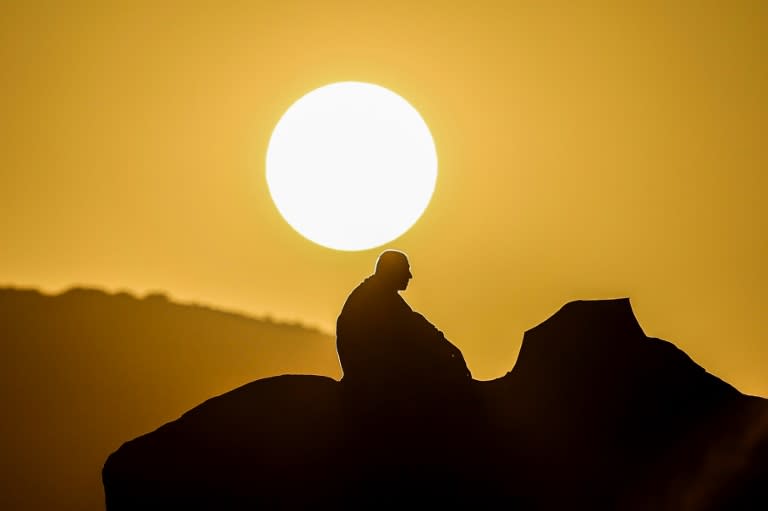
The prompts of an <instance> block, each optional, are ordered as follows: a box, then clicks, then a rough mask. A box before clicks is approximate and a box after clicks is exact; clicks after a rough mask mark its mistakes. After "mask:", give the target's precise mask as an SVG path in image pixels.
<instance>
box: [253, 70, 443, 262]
mask: <svg viewBox="0 0 768 511" xmlns="http://www.w3.org/2000/svg"><path fill="white" fill-rule="evenodd" d="M266 169H267V185H268V186H269V191H270V194H271V195H272V200H273V201H274V203H275V205H276V206H277V209H278V211H279V212H280V214H281V215H282V216H283V218H284V219H285V220H286V221H287V222H288V224H290V225H291V227H293V228H294V229H295V230H296V231H297V232H298V233H299V234H301V235H302V236H304V237H305V238H307V239H309V240H311V241H313V242H315V243H317V244H319V245H322V246H325V247H328V248H332V249H337V250H349V251H352V250H366V249H370V248H374V247H378V246H380V245H383V244H385V243H388V242H390V241H392V240H394V239H395V238H398V237H399V236H401V235H402V234H403V233H405V232H406V231H407V230H408V229H410V228H411V227H412V226H413V224H414V223H416V221H417V220H418V219H419V217H421V215H422V213H424V210H425V209H426V207H427V205H428V204H429V201H430V199H431V198H432V194H433V192H434V189H435V183H436V181H437V152H436V150H435V143H434V140H433V139H432V134H431V133H430V131H429V128H428V127H427V124H426V122H424V119H422V117H421V115H419V112H417V111H416V109H415V108H414V107H413V106H412V105H411V104H410V103H408V101H406V100H405V99H403V98H402V97H400V96H399V95H397V94H395V93H394V92H392V91H391V90H389V89H386V88H384V87H381V86H379V85H374V84H371V83H363V82H338V83H333V84H330V85H326V86H324V87H320V88H318V89H315V90H313V91H311V92H309V93H308V94H306V95H305V96H303V97H301V98H300V99H299V100H298V101H296V102H295V103H294V104H293V105H291V107H290V108H288V110H287V111H286V112H285V114H283V116H282V118H281V119H280V121H279V122H278V123H277V125H276V126H275V129H274V131H273V132H272V137H271V138H270V141H269V146H268V148H267V161H266Z"/></svg>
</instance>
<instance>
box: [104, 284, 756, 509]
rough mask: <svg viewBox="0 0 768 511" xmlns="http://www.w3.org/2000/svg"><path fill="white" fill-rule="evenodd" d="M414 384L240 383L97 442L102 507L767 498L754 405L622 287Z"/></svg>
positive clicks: (477, 505) (562, 504)
mask: <svg viewBox="0 0 768 511" xmlns="http://www.w3.org/2000/svg"><path fill="white" fill-rule="evenodd" d="M427 390H428V391H427V392H425V391H424V389H423V388H418V387H417V386H416V385H413V386H412V387H411V388H410V389H408V388H407V387H403V386H398V388H397V389H396V390H395V391H394V392H390V389H386V388H382V389H381V392H380V394H379V395H378V396H376V397H373V396H370V395H369V396H368V399H369V402H363V401H360V400H358V399H357V397H358V396H356V394H355V389H354V388H350V387H349V386H348V383H346V382H344V381H343V380H342V382H337V381H334V380H332V379H330V378H324V377H319V376H281V377H274V378H268V379H264V380H259V381H254V382H252V383H249V384H247V385H244V386H242V387H239V388H237V389H235V390H233V391H230V392H227V393H225V394H222V395H220V396H218V397H216V398H213V399H210V400H208V401H206V402H204V403H202V404H201V405H199V406H197V407H195V408H193V409H191V410H190V411H188V412H187V413H185V414H184V415H183V416H182V417H181V418H179V419H178V420H176V421H173V422H170V423H167V424H165V425H164V426H162V427H160V428H159V429H157V430H156V431H153V432H151V433H148V434H146V435H143V436H141V437H138V438H136V439H134V440H131V441H129V442H127V443H125V444H124V445H123V446H122V447H121V448H120V449H118V450H117V451H116V452H115V453H113V454H112V455H111V456H109V458H108V459H107V461H106V463H105V465H104V470H103V482H104V487H105V493H106V497H107V508H108V510H110V511H118V510H128V509H170V508H173V509H188V508H194V509H241V508H243V509H245V508H248V509H256V508H266V509H275V508H279V509H286V508H287V509H295V508H299V509H303V508H310V507H311V508H317V509H326V508H328V509H340V508H341V509H370V508H381V509H383V508H388V509H389V508H398V509H399V508H404V509H409V508H411V507H414V506H417V505H419V506H423V507H424V508H431V507H435V506H442V507H447V508H455V507H459V508H461V507H463V508H467V509H482V508H499V507H504V508H511V509H557V510H560V509H626V510H634V509H637V510H649V509H654V510H656V509H659V510H705V509H706V510H708V509H723V510H731V509H768V402H767V401H766V400H764V399H760V398H756V397H751V396H745V395H743V394H741V393H739V392H738V391H737V390H735V389H734V388H733V387H731V386H730V385H728V384H726V383H724V382H723V381H721V380H719V379H718V378H716V377H715V376H713V375H711V374H709V373H707V372H706V371H705V370H704V369H702V368H701V367H699V366H698V365H696V363H694V362H693V361H692V360H691V359H690V358H689V357H688V356H687V355H686V354H685V353H683V352H682V351H680V350H678V349H677V348H676V347H675V346H674V345H672V344H671V343H669V342H666V341H662V340H659V339H653V338H648V337H646V336H645V334H644V333H643V332H642V330H641V328H640V326H639V325H638V323H637V321H636V320H635V317H634V315H633V313H632V310H631V307H630V304H629V301H628V300H626V299H621V300H605V301H584V302H572V303H568V304H566V305H565V306H564V307H563V308H562V309H561V310H560V311H558V312H557V313H556V314H555V315H553V316H552V317H551V318H549V319H548V320H546V321H545V322H543V323H542V324H540V325H538V326H537V327H535V328H533V329H531V330H529V331H527V332H526V333H525V336H524V340H523V346H522V350H521V353H520V356H519V359H518V361H517V363H516V365H515V367H514V368H513V369H512V370H511V371H510V372H509V373H508V374H506V375H505V376H503V377H501V378H499V379H497V380H493V381H490V382H477V381H474V382H468V383H466V384H465V386H464V387H462V388H452V389H450V392H441V389H427ZM442 390H444V389H442Z"/></svg>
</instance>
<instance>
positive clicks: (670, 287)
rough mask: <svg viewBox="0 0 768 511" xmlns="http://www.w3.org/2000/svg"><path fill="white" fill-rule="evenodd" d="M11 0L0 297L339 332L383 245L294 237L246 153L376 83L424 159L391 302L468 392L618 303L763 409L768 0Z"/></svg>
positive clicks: (2, 40) (256, 156)
mask: <svg viewBox="0 0 768 511" xmlns="http://www.w3.org/2000/svg"><path fill="white" fill-rule="evenodd" d="M15 4H16V5H10V4H9V5H4V7H3V8H2V11H3V15H2V16H0V65H2V70H3V72H2V79H1V80H0V118H1V119H2V122H0V211H2V214H1V215H0V284H4V285H17V286H29V287H38V288H42V289H44V290H47V291H58V290H61V289H64V288H66V287H69V286H70V285H74V284H78V285H89V286H91V285H92V286H97V287H101V288H105V289H108V290H119V289H127V290H131V291H133V292H137V293H144V292H146V291H148V290H163V291H165V292H167V293H168V294H169V295H170V296H172V297H174V298H177V299H180V300H183V301H196V302H202V303H206V304H211V305H215V306H218V307H224V308H232V309H236V310H240V311H246V312H249V313H252V314H256V315H261V314H271V315H272V316H275V317H279V318H285V319H299V320H301V321H303V322H305V323H307V324H310V325H313V326H318V327H321V328H322V329H324V330H326V331H328V332H331V333H332V332H333V328H334V324H335V319H336V316H337V314H338V311H339V310H340V307H341V305H342V303H343V301H344V299H345V298H346V296H347V294H348V292H349V291H350V290H351V289H352V288H353V287H354V286H355V285H356V284H357V283H358V282H359V281H360V280H361V279H362V278H363V277H365V276H366V275H367V274H368V273H370V271H371V269H372V266H373V263H374V259H375V257H376V255H377V254H378V252H379V251H380V249H374V250H368V251H364V252H357V253H348V252H336V251H333V250H329V249H326V248H323V247H320V246H317V245H314V244H312V243H311V242H309V241H307V240H306V239H304V238H302V237H301V236H299V235H298V234H296V233H295V232H294V231H293V230H292V229H291V227H290V226H289V225H287V224H286V223H285V222H284V221H283V219H282V218H281V217H280V215H279V213H278V212H277V210H276V209H275V207H274V205H273V204H272V202H271V200H270V196H269V192H268V190H267V186H266V180H265V177H264V172H265V169H264V156H265V151H266V147H267V143H268V141H269V136H270V134H271V131H272V129H273V127H274V126H275V124H276V123H277V121H278V119H279V118H280V116H281V115H282V113H283V112H284V111H285V110H286V109H287V108H288V107H289V106H290V105H291V104H292V103H293V102H294V101H295V100H296V99H298V98H299V97H300V96H302V95H303V94H305V93H306V92H308V91H310V90H312V89H314V88H316V87H319V86H322V85H325V84H328V83H331V82H336V81H344V80H359V81H366V82H373V83H377V84H380V85H382V86H385V87H387V88H389V89H391V90H393V91H395V92H397V93H398V94H400V95H402V96H403V97H404V98H406V99H407V100H408V101H409V102H411V104H413V105H414V106H415V107H416V108H417V109H418V110H419V112H420V113H421V115H422V116H423V117H424V119H425V120H426V122H427V124H428V125H429V127H430V129H431V130H432V134H433V136H434V139H435V143H436V146H437V153H438V159H439V175H438V181H437V187H436V190H435V194H434V196H433V199H432V203H431V205H430V206H429V207H428V208H427V210H426V212H425V214H424V216H423V217H422V218H421V220H420V221H419V222H417V223H416V225H415V226H414V227H413V228H412V229H411V230H410V231H409V232H407V233H406V234H405V235H403V236H402V237H401V238H399V239H397V240H395V241H394V242H393V243H391V244H389V245H387V247H392V248H399V249H402V250H404V251H406V252H408V253H409V255H410V256H411V262H412V266H413V273H414V276H415V278H414V280H413V282H412V283H411V287H410V288H409V289H408V291H407V292H406V293H405V295H404V296H405V297H406V299H407V300H408V301H409V303H411V305H412V306H413V307H414V308H415V309H416V310H419V311H420V312H423V313H424V314H425V315H426V316H427V317H428V318H429V319H431V320H432V321H433V322H434V323H435V324H436V325H437V326H438V327H439V328H441V329H442V330H443V331H444V332H445V333H446V335H447V336H448V338H449V339H451V340H452V341H453V342H454V343H455V344H456V345H458V346H459V347H460V348H461V349H462V350H463V351H464V353H465V356H466V359H467V361H468V363H469V365H470V368H471V369H472V370H473V373H474V375H475V376H476V377H477V378H480V379H490V378H494V377H497V376H500V375H502V374H504V373H505V372H506V371H508V370H509V369H510V368H511V367H512V365H513V364H514V361H515V358H516V356H517V352H518V350H519V347H520V342H521V339H522V335H523V332H524V331H525V330H526V329H528V328H530V327H532V326H534V325H535V324H537V323H539V322H541V321H542V320H544V319H545V318H546V317H548V316H549V315H550V314H552V313H553V312H554V311H555V310H556V309H557V308H559V307H560V306H561V305H562V304H564V303H565V302H567V301H569V300H573V299H595V298H610V297H618V296H629V297H630V298H631V300H632V303H633V306H634V309H635V312H636V315H637V316H638V319H639V320H640V323H641V324H642V325H643V327H644V329H645V331H646V333H647V334H648V335H651V336H656V337H661V338H665V339H667V340H670V341H672V342H674V343H676V344H677V345H678V346H679V347H680V348H682V349H683V350H685V351H686V352H687V353H688V354H689V355H691V357H692V358H693V359H694V360H695V361H697V362H698V363H699V364H701V365H703V366H704V367H705V368H706V369H708V370H709V371H710V372H713V373H714V374H716V375H717V376H720V377H721V378H723V379H725V380H726V381H728V382H730V383H732V384H734V385H735V386H736V387H737V388H739V389H740V390H742V391H744V392H747V393H752V394H759V395H763V396H768V371H766V370H765V369H766V367H768V342H767V341H768V339H766V335H765V323H766V311H767V310H768V299H766V291H767V289H766V288H767V287H768V268H767V267H766V261H767V260H768V204H767V203H766V200H765V196H766V193H768V177H766V169H767V166H766V164H767V163H768V155H767V154H766V142H765V136H766V135H765V134H766V132H768V129H767V128H768V126H766V121H767V120H768V115H767V114H768V96H767V95H766V90H768V59H766V55H768V36H767V35H766V34H768V23H767V22H768V4H766V3H765V2H757V1H755V2H717V3H715V2H690V5H689V3H683V2H648V3H645V4H644V5H642V6H635V7H627V4H626V3H624V2H613V3H607V2H606V3H604V4H602V3H592V2H590V3H589V6H587V5H586V4H582V5H580V6H577V5H575V2H566V1H563V2H548V3H547V6H546V7H544V6H543V5H542V3H541V2H519V3H516V2H498V3H492V2H482V1H474V2H464V3H457V2H418V3H414V2H394V1H393V2H360V1H355V2H270V3H266V2H229V3H227V2H207V3H202V2H179V3H178V5H172V4H171V3H163V4H164V6H163V7H158V6H157V5H155V4H156V3H155V2H146V3H139V2H125V3H122V5H120V4H119V3H112V2H108V3H107V4H108V5H107V4H105V3H104V2H78V3H67V4H68V5H64V3H63V2H57V3H50V4H47V3H45V2H35V3H34V4H32V3H27V2H15ZM671 4H674V6H673V5H671ZM701 4H704V5H701Z"/></svg>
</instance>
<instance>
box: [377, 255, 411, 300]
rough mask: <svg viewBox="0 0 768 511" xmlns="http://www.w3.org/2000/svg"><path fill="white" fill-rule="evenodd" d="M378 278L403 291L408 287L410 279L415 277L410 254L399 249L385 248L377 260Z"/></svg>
mask: <svg viewBox="0 0 768 511" xmlns="http://www.w3.org/2000/svg"><path fill="white" fill-rule="evenodd" d="M375 275H376V278H377V279H379V280H381V281H383V282H387V283H388V284H390V285H391V286H392V287H393V288H394V289H396V290H398V291H402V290H404V289H405V288H407V287H408V281H409V280H411V278H413V275H411V265H410V264H409V263H408V256H406V255H405V254H404V253H403V252H400V251H398V250H385V251H384V252H382V253H381V254H379V258H378V259H377V260H376V269H375Z"/></svg>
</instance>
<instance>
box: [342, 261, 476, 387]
mask: <svg viewBox="0 0 768 511" xmlns="http://www.w3.org/2000/svg"><path fill="white" fill-rule="evenodd" d="M412 277H413V275H412V274H411V271H410V264H409V262H408V258H407V256H406V255H405V254H404V253H403V252H399V251H396V250H386V251H384V252H382V253H381V254H380V255H379V257H378V259H377V261H376V266H375V272H374V274H373V275H371V276H369V277H368V278H366V279H365V280H364V281H363V282H362V283H361V284H360V285H358V286H357V287H356V288H355V289H354V290H353V291H352V293H351V294H350V295H349V297H348V298H347V300H346V302H345V303H344V307H343V308H342V310H341V314H340V315H339V317H338V320H337V322H336V348H337V351H338V354H339V361H340V362H341V367H342V369H343V372H344V376H343V380H342V381H344V382H345V383H353V384H360V385H365V384H366V383H367V384H375V385H377V386H378V387H380V388H381V387H383V386H385V385H394V386H400V387H402V386H416V387H419V386H420V384H424V385H430V384H450V383H463V382H467V381H470V380H471V374H470V372H469V369H467V365H466V363H465V361H464V357H463V356H462V354H461V351H459V349H458V348H456V347H455V346H454V345H453V344H451V343H450V342H449V341H448V340H447V339H446V338H445V336H444V335H443V333H442V332H441V331H440V330H438V329H437V328H436V327H435V326H434V325H432V323H430V322H429V321H427V319H426V318H425V317H424V316H422V315H421V314H419V313H418V312H415V311H414V310H413V309H411V307H410V306H409V305H408V304H407V303H406V302H405V300H404V299H403V298H402V297H401V296H400V294H399V291H403V290H405V289H406V288H407V287H408V281H409V280H410V279H411V278H412Z"/></svg>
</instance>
